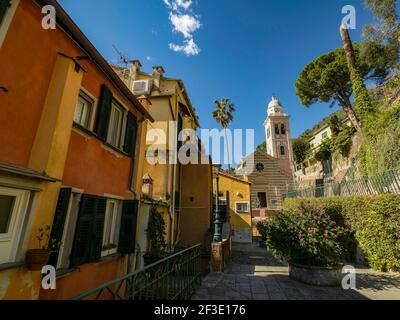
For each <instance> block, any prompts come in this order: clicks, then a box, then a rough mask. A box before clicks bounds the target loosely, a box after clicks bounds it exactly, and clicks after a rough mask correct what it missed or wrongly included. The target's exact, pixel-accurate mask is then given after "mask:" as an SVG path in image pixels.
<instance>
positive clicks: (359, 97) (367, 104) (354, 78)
mask: <svg viewBox="0 0 400 320" xmlns="http://www.w3.org/2000/svg"><path fill="white" fill-rule="evenodd" d="M340 35H341V36H342V40H343V49H344V52H345V54H346V59H347V65H348V67H349V72H350V79H351V83H352V87H353V93H354V96H355V102H354V104H355V107H356V108H355V109H354V108H353V111H356V112H355V114H356V115H357V116H358V117H357V120H358V127H361V122H364V121H365V120H366V119H367V118H369V117H370V115H371V114H373V113H374V111H375V108H374V106H373V104H372V102H371V99H370V97H369V93H368V90H367V87H366V86H365V82H364V79H363V77H362V76H361V73H360V72H359V70H358V67H357V63H356V55H355V52H354V47H353V44H352V42H351V39H350V34H349V30H348V29H347V26H345V25H341V26H340ZM360 120H361V121H360ZM356 129H357V128H356ZM357 131H358V129H357Z"/></svg>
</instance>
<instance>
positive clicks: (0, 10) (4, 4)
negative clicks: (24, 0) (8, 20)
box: [0, 0, 11, 25]
mask: <svg viewBox="0 0 400 320" xmlns="http://www.w3.org/2000/svg"><path fill="white" fill-rule="evenodd" d="M10 6H11V0H1V1H0V25H1V23H2V22H3V20H4V17H5V16H6V13H7V10H8V8H9V7H10Z"/></svg>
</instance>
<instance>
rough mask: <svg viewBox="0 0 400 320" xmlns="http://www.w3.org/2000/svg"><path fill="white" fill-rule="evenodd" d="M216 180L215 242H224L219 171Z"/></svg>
mask: <svg viewBox="0 0 400 320" xmlns="http://www.w3.org/2000/svg"><path fill="white" fill-rule="evenodd" d="M215 180H216V193H217V197H216V203H215V218H214V238H213V242H214V243H217V242H222V232H221V231H222V221H221V215H220V212H219V171H217V172H216V175H215Z"/></svg>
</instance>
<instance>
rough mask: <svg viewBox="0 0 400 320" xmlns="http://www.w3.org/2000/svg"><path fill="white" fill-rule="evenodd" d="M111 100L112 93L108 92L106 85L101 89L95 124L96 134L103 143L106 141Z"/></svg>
mask: <svg viewBox="0 0 400 320" xmlns="http://www.w3.org/2000/svg"><path fill="white" fill-rule="evenodd" d="M112 100H113V95H112V92H111V91H110V89H108V88H107V86H106V85H103V87H102V89H101V98H100V104H99V109H98V113H97V123H96V134H97V136H98V137H99V138H100V139H101V140H103V141H106V140H107V133H108V125H109V122H110V114H111V105H112Z"/></svg>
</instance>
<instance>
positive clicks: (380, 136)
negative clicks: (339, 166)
mask: <svg viewBox="0 0 400 320" xmlns="http://www.w3.org/2000/svg"><path fill="white" fill-rule="evenodd" d="M399 140H400V105H398V106H397V107H394V108H391V109H388V110H382V111H380V112H379V113H377V114H376V117H375V118H373V119H371V120H370V121H368V122H367V123H365V124H364V127H363V144H362V146H361V169H362V171H363V173H364V174H368V175H374V174H377V173H379V172H383V171H386V170H390V169H394V168H400V148H399V144H398V141H399Z"/></svg>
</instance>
